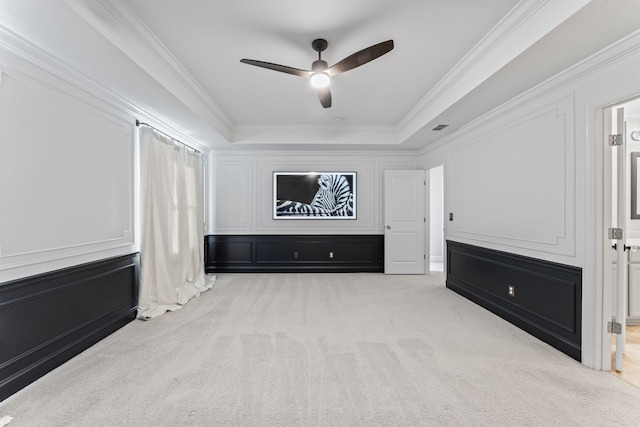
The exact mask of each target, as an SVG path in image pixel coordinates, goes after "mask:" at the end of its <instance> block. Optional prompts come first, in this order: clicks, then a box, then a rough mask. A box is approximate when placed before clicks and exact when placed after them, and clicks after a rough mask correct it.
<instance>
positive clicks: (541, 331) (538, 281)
mask: <svg viewBox="0 0 640 427" xmlns="http://www.w3.org/2000/svg"><path fill="white" fill-rule="evenodd" d="M446 285H447V287H448V288H450V289H452V290H454V291H456V292H458V293H459V294H461V295H464V296H465V297H467V298H469V299H470V300H472V301H474V302H476V303H477V304H479V305H481V306H483V307H485V308H486V309H488V310H490V311H491V312H493V313H495V314H497V315H499V316H500V317H502V318H504V319H505V320H508V321H509V322H511V323H513V324H514V325H516V326H518V327H520V328H521V329H523V330H525V331H527V332H529V333H530V334H532V335H534V336H536V337H538V338H539V339H541V340H543V341H545V342H546V343H548V344H550V345H552V346H554V347H555V348H557V349H559V350H560V351H562V352H564V353H566V354H568V355H569V356H571V357H573V358H574V359H576V360H581V357H582V356H581V349H582V346H581V343H582V314H581V313H582V270H581V269H580V268H576V267H571V266H567V265H562V264H557V263H552V262H548V261H542V260H539V259H534V258H529V257H523V256H519V255H514V254H510V253H506V252H500V251H494V250H490V249H486V248H481V247H477V246H472V245H467V244H463V243H458V242H453V241H447V281H446Z"/></svg>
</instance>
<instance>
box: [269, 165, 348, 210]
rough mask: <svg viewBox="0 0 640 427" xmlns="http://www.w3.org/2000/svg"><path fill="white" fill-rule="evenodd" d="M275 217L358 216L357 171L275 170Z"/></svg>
mask: <svg viewBox="0 0 640 427" xmlns="http://www.w3.org/2000/svg"><path fill="white" fill-rule="evenodd" d="M273 218H274V219H356V172H274V173H273Z"/></svg>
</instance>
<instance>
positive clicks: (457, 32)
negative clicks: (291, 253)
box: [0, 0, 640, 150]
mask: <svg viewBox="0 0 640 427" xmlns="http://www.w3.org/2000/svg"><path fill="white" fill-rule="evenodd" d="M319 5H320V3H318V2H311V1H307V0H296V1H294V0H271V1H268V2H267V1H264V0H235V1H214V0H182V1H179V2H177V1H167V0H165V1H158V0H101V1H95V0H66V1H62V0H56V1H51V0H2V1H1V2H0V29H2V30H3V32H2V33H0V36H1V35H3V34H4V35H5V37H8V36H11V37H18V38H19V39H20V40H26V41H28V42H30V43H34V44H35V45H37V46H39V47H40V48H41V49H43V50H44V51H45V52H47V53H49V54H51V55H53V56H55V57H56V58H59V60H60V61H62V62H63V63H64V64H65V65H66V66H69V67H70V68H71V69H72V70H74V71H77V72H79V73H80V74H81V75H83V76H86V77H87V78H89V79H91V80H92V81H94V82H96V83H98V84H99V85H101V86H102V87H104V88H105V89H107V90H108V91H110V92H111V93H113V94H114V96H117V97H119V98H120V99H122V100H125V101H126V102H128V103H129V104H130V105H131V106H132V107H131V108H132V111H133V112H134V113H139V114H138V115H140V116H141V117H140V118H141V119H143V120H144V119H148V120H150V121H153V122H154V123H155V124H156V125H158V126H159V127H163V128H164V129H169V130H171V131H176V132H178V133H179V135H183V136H184V137H186V138H188V139H189V140H191V141H196V142H197V143H198V144H200V145H203V146H208V147H211V148H214V147H215V148H219V149H236V148H239V149H242V148H251V149H254V148H269V149H278V148H285V149H289V148H295V149H325V148H329V149H333V150H335V149H360V148H364V149H384V150H392V149H399V150H415V149H417V148H420V147H424V146H426V145H428V144H429V143H431V142H433V141H435V140H436V139H437V138H439V137H441V136H443V135H446V134H447V133H449V132H451V131H453V130H455V129H457V128H458V127H459V126H461V125H464V124H465V123H467V122H469V121H470V120H473V119H474V118H477V117H479V116H481V115H482V114H484V113H486V112H487V111H489V110H490V109H492V108H494V107H496V106H498V105H499V104H500V103H502V102H504V101H506V100H508V99H509V98H511V97H513V96H515V95H517V94H518V93H521V92H522V91H524V90H527V89H529V88H531V87H533V86H534V85H536V84H537V83H539V82H541V81H543V80H544V79H547V78H549V77H551V76H552V75H554V74H556V73H558V72H559V71H561V70H563V69H564V68H566V67H568V66H570V65H572V64H574V63H576V62H578V61H580V60H582V59H584V58H586V57H587V56H589V55H591V54H593V53H595V52H596V51H598V50H600V49H602V48H604V47H605V46H607V45H608V44H610V43H612V42H614V41H615V40H618V39H619V38H621V37H623V36H625V35H627V34H629V33H631V32H633V31H635V30H637V29H638V28H639V27H640V24H639V23H640V2H638V1H637V0H616V1H608V0H593V1H591V2H589V1H588V0H562V1H547V0H522V1H518V0H483V1H478V0H325V1H323V2H322V3H321V6H319ZM315 38H324V39H326V40H327V41H328V42H329V46H328V48H327V50H326V51H325V52H324V53H323V55H322V56H323V59H325V60H326V61H327V62H328V63H329V65H332V64H334V63H336V62H338V61H340V60H341V59H343V58H345V57H346V56H348V55H350V54H351V53H354V52H356V51H358V50H360V49H363V48H365V47H368V46H370V45H373V44H375V43H378V42H381V41H384V40H387V39H392V40H394V44H395V48H394V49H393V50H392V51H391V52H389V53H388V54H386V55H384V56H382V57H380V58H378V59H376V60H374V61H372V62H370V63H368V64H365V65H363V66H362V67H359V68H356V69H354V70H351V71H348V72H346V73H344V74H341V75H339V76H336V77H335V78H334V79H333V80H332V82H331V91H332V95H333V105H332V107H331V108H329V109H324V108H322V106H321V105H320V103H319V101H318V98H317V96H316V94H315V93H314V91H313V89H312V88H311V87H310V85H309V82H308V81H307V80H305V79H302V78H299V77H296V76H292V75H289V74H284V73H278V72H275V71H272V70H266V69H262V68H258V67H253V66H250V65H246V64H242V63H241V62H240V59H242V58H250V59H256V60H261V61H267V62H274V63H278V64H282V65H287V66H291V67H295V68H301V69H309V68H310V66H311V63H312V62H313V60H315V59H317V53H316V52H314V51H313V50H312V48H311V42H312V40H314V39H315ZM0 67H1V65H0ZM440 123H445V124H449V125H450V126H449V127H448V128H447V129H445V130H444V131H441V132H434V131H432V130H431V129H432V128H433V127H434V126H435V125H437V124H440Z"/></svg>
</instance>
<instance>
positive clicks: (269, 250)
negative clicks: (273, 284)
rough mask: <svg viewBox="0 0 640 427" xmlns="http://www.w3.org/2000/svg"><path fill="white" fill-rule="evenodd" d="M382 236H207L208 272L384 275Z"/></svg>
mask: <svg viewBox="0 0 640 427" xmlns="http://www.w3.org/2000/svg"><path fill="white" fill-rule="evenodd" d="M383 242H384V236H383V235H360V234H358V235H215V236H213V235H212V236H207V238H206V240H205V248H206V254H207V255H206V262H205V263H206V271H207V273H216V272H235V273H242V272H382V271H383V270H384V259H383V258H384V244H383Z"/></svg>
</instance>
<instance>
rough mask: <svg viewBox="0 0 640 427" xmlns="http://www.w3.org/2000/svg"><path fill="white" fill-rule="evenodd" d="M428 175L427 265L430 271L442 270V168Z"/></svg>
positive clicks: (430, 171)
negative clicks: (428, 255)
mask: <svg viewBox="0 0 640 427" xmlns="http://www.w3.org/2000/svg"><path fill="white" fill-rule="evenodd" d="M427 172H428V173H429V187H430V188H429V219H430V221H429V248H430V250H429V254H430V258H429V265H430V269H429V270H430V271H433V272H442V271H443V270H444V166H443V165H440V166H436V167H434V168H431V169H429V170H428V171H427Z"/></svg>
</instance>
